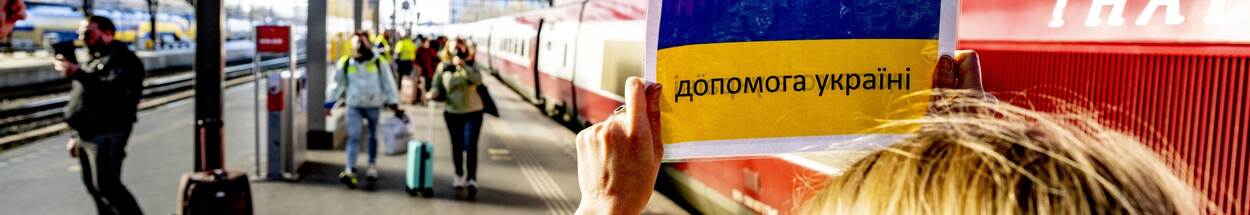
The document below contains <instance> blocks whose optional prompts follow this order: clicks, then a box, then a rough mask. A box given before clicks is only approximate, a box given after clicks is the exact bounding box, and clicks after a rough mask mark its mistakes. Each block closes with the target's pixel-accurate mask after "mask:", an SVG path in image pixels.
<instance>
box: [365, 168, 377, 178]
mask: <svg viewBox="0 0 1250 215" xmlns="http://www.w3.org/2000/svg"><path fill="white" fill-rule="evenodd" d="M365 178H367V179H369V180H371V181H377V180H378V169H377V168H374V167H373V165H372V164H370V165H369V169H368V170H365Z"/></svg>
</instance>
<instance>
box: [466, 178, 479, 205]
mask: <svg viewBox="0 0 1250 215" xmlns="http://www.w3.org/2000/svg"><path fill="white" fill-rule="evenodd" d="M466 186H467V187H469V189H468V190H469V199H470V200H473V199H477V180H474V179H470V180H469V183H468V185H466Z"/></svg>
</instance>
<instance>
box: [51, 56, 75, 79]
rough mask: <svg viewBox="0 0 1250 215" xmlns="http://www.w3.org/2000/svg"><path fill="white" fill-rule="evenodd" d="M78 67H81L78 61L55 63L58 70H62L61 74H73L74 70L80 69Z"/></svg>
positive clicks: (67, 75)
mask: <svg viewBox="0 0 1250 215" xmlns="http://www.w3.org/2000/svg"><path fill="white" fill-rule="evenodd" d="M78 68H79V66H78V63H74V62H69V61H67V60H60V61H57V63H56V65H55V69H56V71H60V72H61V75H64V76H66V77H69V76H70V75H73V74H74V72H77V71H78Z"/></svg>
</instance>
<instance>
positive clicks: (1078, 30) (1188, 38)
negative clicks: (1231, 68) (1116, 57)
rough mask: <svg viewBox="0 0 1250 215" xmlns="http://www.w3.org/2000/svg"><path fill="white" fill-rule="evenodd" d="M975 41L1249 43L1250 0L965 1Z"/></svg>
mask: <svg viewBox="0 0 1250 215" xmlns="http://www.w3.org/2000/svg"><path fill="white" fill-rule="evenodd" d="M961 3H962V6H961V8H960V13H959V39H960V40H972V41H1038V42H1149V43H1250V37H1248V36H1247V35H1250V27H1247V26H1250V1H1239V0H1186V1H1179V0H1130V1H1125V0H1022V1H1014V0H1013V1H1003V0H964V1H961Z"/></svg>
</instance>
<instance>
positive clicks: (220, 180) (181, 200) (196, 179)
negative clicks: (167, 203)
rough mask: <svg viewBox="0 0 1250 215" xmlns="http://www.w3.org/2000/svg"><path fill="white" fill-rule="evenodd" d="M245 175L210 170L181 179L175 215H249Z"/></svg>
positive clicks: (247, 187) (184, 176)
mask: <svg viewBox="0 0 1250 215" xmlns="http://www.w3.org/2000/svg"><path fill="white" fill-rule="evenodd" d="M247 180H248V179H247V174H245V173H242V172H237V171H224V170H220V169H218V170H212V171H205V172H193V173H187V174H183V175H182V182H180V183H179V184H178V189H179V190H178V191H179V195H178V214H182V215H203V214H252V194H251V187H250V185H248V181H247Z"/></svg>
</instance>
